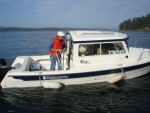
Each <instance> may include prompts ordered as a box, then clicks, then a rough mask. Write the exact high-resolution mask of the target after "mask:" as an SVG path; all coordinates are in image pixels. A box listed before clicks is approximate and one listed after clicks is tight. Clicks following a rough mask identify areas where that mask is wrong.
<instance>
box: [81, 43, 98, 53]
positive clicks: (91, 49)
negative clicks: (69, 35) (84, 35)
mask: <svg viewBox="0 0 150 113" xmlns="http://www.w3.org/2000/svg"><path fill="white" fill-rule="evenodd" d="M92 55H100V44H82V45H79V56H92Z"/></svg>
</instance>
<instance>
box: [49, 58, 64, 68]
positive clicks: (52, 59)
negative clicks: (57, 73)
mask: <svg viewBox="0 0 150 113" xmlns="http://www.w3.org/2000/svg"><path fill="white" fill-rule="evenodd" d="M50 61H51V65H50V70H55V66H56V62H57V65H58V70H62V66H61V58H60V57H57V56H52V55H50Z"/></svg>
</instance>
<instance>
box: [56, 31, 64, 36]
mask: <svg viewBox="0 0 150 113" xmlns="http://www.w3.org/2000/svg"><path fill="white" fill-rule="evenodd" d="M57 35H58V36H64V35H65V34H64V32H62V31H59V32H58V33H57Z"/></svg>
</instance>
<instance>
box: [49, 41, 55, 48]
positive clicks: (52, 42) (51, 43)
mask: <svg viewBox="0 0 150 113" xmlns="http://www.w3.org/2000/svg"><path fill="white" fill-rule="evenodd" d="M53 44H54V41H53V40H51V41H50V42H49V44H48V49H49V50H51V49H52V47H53Z"/></svg>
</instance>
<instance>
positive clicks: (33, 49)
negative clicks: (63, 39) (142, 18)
mask: <svg viewBox="0 0 150 113" xmlns="http://www.w3.org/2000/svg"><path fill="white" fill-rule="evenodd" d="M125 33H127V34H128V35H129V37H130V39H129V41H128V42H129V45H130V46H133V44H134V41H135V39H136V38H150V32H125ZM55 34H56V32H55V31H53V32H0V57H3V58H5V59H6V60H7V62H8V64H9V65H11V64H12V62H13V60H14V59H15V58H16V56H22V55H42V54H48V50H47V45H48V42H49V40H50V38H52V37H53V36H54V35H55ZM148 44H149V42H142V43H140V44H138V45H139V46H143V47H144V46H147V45H148ZM149 87H150V74H147V75H145V76H143V77H139V78H135V79H131V80H127V81H125V82H120V83H118V84H116V85H110V84H108V83H96V84H86V85H74V86H66V87H64V88H62V89H59V90H52V89H43V88H42V87H39V88H21V89H0V113H7V112H8V113H149V112H150V90H149Z"/></svg>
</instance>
